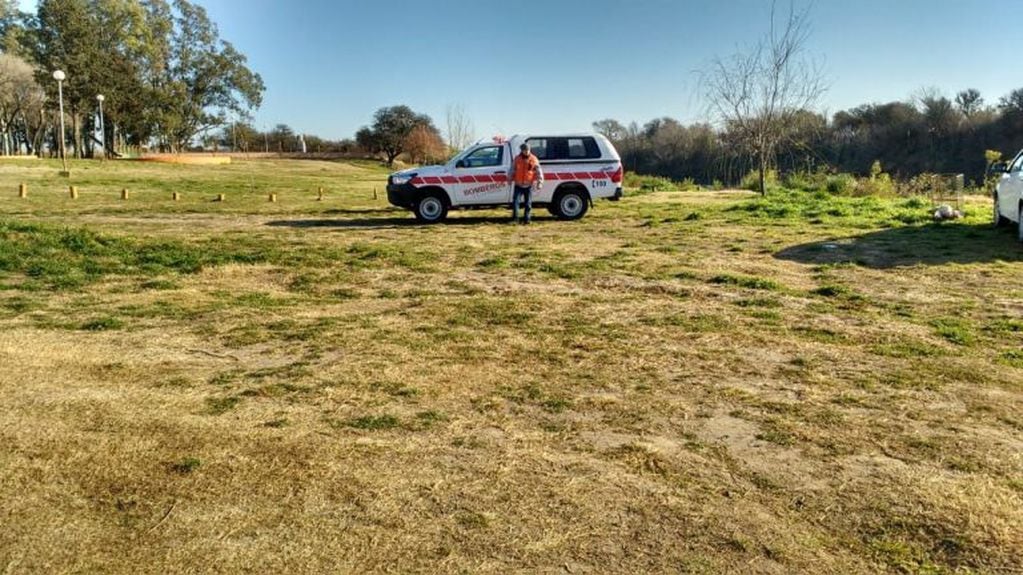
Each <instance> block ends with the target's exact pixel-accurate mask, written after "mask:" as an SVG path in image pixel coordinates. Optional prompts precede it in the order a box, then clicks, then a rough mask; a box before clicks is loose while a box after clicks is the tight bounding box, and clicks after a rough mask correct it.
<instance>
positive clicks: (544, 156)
mask: <svg viewBox="0 0 1023 575" xmlns="http://www.w3.org/2000/svg"><path fill="white" fill-rule="evenodd" d="M526 143H527V144H529V149H530V151H532V152H533V155H534V156H536V158H537V159H538V160H550V159H552V158H551V157H550V156H551V153H550V152H551V149H550V146H549V145H548V144H547V139H546V138H530V139H528V140H526Z"/></svg>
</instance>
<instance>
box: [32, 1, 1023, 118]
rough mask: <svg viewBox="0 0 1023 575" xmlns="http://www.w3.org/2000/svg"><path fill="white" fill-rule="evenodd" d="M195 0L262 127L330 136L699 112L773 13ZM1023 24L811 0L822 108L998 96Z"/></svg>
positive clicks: (960, 9) (990, 15) (880, 4)
mask: <svg viewBox="0 0 1023 575" xmlns="http://www.w3.org/2000/svg"><path fill="white" fill-rule="evenodd" d="M193 1H197V2H198V3H199V4H202V5H203V6H205V7H206V8H207V10H208V12H209V14H210V16H211V17H212V19H213V20H214V21H215V22H217V24H218V26H219V27H220V32H221V36H222V37H223V38H224V39H226V40H229V41H231V42H232V43H234V44H235V45H236V46H237V47H238V48H239V49H240V50H241V51H242V52H243V53H244V54H246V55H247V56H248V57H249V62H250V65H251V67H252V68H253V69H254V70H255V71H257V72H259V73H260V74H261V75H262V76H263V79H264V81H265V82H266V86H267V91H266V95H265V100H264V104H263V106H262V108H261V109H260V110H259V111H258V112H257V114H256V124H257V127H263V126H267V127H269V126H272V125H274V124H276V123H287V124H289V125H291V126H292V127H293V128H295V129H296V130H298V131H301V132H307V133H313V134H318V135H321V136H325V137H330V138H341V137H348V136H351V135H352V134H354V132H355V131H356V130H357V129H358V128H359V127H360V126H362V125H365V124H368V123H369V122H370V121H371V117H372V114H373V112H374V111H375V110H376V109H377V108H380V107H382V106H388V105H393V104H407V105H409V106H411V107H412V108H413V109H415V110H416V111H419V112H425V113H427V114H429V115H431V116H432V117H433V118H434V121H435V123H436V124H437V125H438V127H441V128H442V129H443V124H444V111H445V109H446V107H447V106H448V105H449V104H460V105H462V106H463V107H464V108H465V110H466V111H467V113H468V115H469V117H470V118H471V119H472V120H473V122H474V124H475V126H476V135H477V136H478V137H484V136H491V135H494V134H496V133H502V134H512V133H517V132H527V131H585V130H589V129H590V123H591V122H593V121H594V120H599V119H602V118H606V117H613V118H616V119H619V120H621V121H623V122H626V123H627V122H629V121H637V122H639V123H640V124H642V123H644V122H646V121H648V120H650V119H652V118H655V117H659V116H672V117H675V118H679V119H682V120H684V121H687V122H690V121H697V120H701V119H705V118H706V105H705V102H704V101H703V98H702V97H701V95H700V92H699V86H698V77H697V73H696V72H697V71H698V70H700V69H702V68H705V67H706V65H707V63H708V62H709V61H710V60H711V59H713V58H714V57H715V56H717V55H721V56H725V55H728V54H730V53H732V52H734V51H736V50H737V49H739V48H741V47H743V46H745V45H748V44H749V43H750V42H752V41H754V40H756V39H757V38H759V37H761V36H762V35H763V34H764V33H765V32H766V30H767V16H768V14H769V11H770V1H769V0H676V1H673V0H546V1H534V0H517V1H515V2H491V1H484V0H474V1H470V0H447V1H444V0H435V1H433V2H425V1H411V0H394V1H390V2H372V1H369V0H292V1H286V0H193ZM23 2H24V3H31V2H29V1H27V0H23ZM778 4H779V6H783V7H784V6H787V2H785V1H784V0H780V1H779V2H778ZM1021 22H1023V0H983V1H981V0H927V1H924V0H847V1H841V0H816V2H815V3H814V5H813V8H812V36H811V38H810V42H809V44H808V46H807V48H808V50H809V52H810V53H811V54H812V55H813V56H814V57H815V58H817V59H819V60H820V61H821V62H822V64H823V66H824V69H825V71H826V74H827V78H828V83H829V85H830V90H829V91H828V93H827V94H826V95H825V97H824V100H823V102H822V105H821V108H822V110H824V111H830V112H834V111H837V110H840V109H844V108H848V107H852V106H856V105H859V104H862V103H867V102H882V101H891V100H900V99H907V98H909V97H911V96H912V95H913V94H914V93H917V92H918V91H919V90H920V89H921V88H925V87H930V88H936V89H938V90H939V91H940V92H943V93H944V94H946V95H948V96H949V97H953V96H954V95H955V93H956V92H957V91H958V90H961V89H964V88H977V89H979V90H980V91H981V93H982V95H983V96H984V97H985V100H986V101H987V102H989V103H995V102H997V100H998V98H999V97H1001V96H1003V95H1005V94H1006V93H1008V92H1009V91H1010V90H1012V89H1015V88H1018V87H1023V74H1020V73H1019V72H1017V71H1015V70H1014V69H1013V67H1012V66H1011V65H1007V63H1008V62H1011V61H1012V60H1014V59H1015V58H1014V57H1016V56H1017V55H1018V54H1019V44H1018V41H1016V42H1011V41H1010V38H1013V39H1015V38H1016V37H1018V35H1017V34H1014V33H1012V31H1011V30H1012V29H1013V26H1014V25H1015V24H1017V23H1021Z"/></svg>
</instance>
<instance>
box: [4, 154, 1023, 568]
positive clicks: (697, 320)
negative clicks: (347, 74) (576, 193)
mask: <svg viewBox="0 0 1023 575" xmlns="http://www.w3.org/2000/svg"><path fill="white" fill-rule="evenodd" d="M57 169H58V168H57V166H56V164H53V163H51V162H48V161H47V162H4V163H2V164H0V573H4V574H15V573H172V572H179V573H183V572H188V573H206V572H222V573H226V572H251V573H327V572H330V573H365V572H386V573H410V572H423V573H568V574H579V573H725V572H732V573H928V574H933V573H1018V572H1020V571H1021V570H1023V249H1021V247H1020V246H1019V244H1017V243H1016V241H1015V239H1014V236H1013V234H1012V233H1011V232H1009V231H1006V230H994V229H991V228H990V226H989V223H988V220H989V210H990V201H989V200H988V199H986V198H981V197H978V198H972V199H971V200H970V203H969V205H968V209H967V215H968V217H967V218H966V219H964V220H961V221H958V222H954V223H947V224H933V223H930V222H929V220H928V212H929V207H930V204H929V203H928V202H927V201H926V200H921V199H919V198H910V199H876V198H833V197H829V196H827V195H813V194H809V193H806V192H784V191H778V192H774V193H773V194H771V195H770V196H769V197H768V198H767V199H759V198H757V197H755V196H753V195H750V194H746V193H743V192H687V193H663V192H662V193H654V194H646V195H637V194H630V195H628V196H627V197H626V199H624V200H623V201H621V202H619V203H599V204H597V205H596V206H595V209H594V210H593V211H591V212H590V214H589V215H587V217H586V218H585V219H583V220H581V221H579V222H558V221H555V220H553V219H550V218H546V217H540V218H539V219H538V221H536V222H535V223H534V225H532V226H529V227H522V226H513V225H509V224H508V223H507V218H508V214H507V213H506V212H502V211H483V212H461V213H454V214H453V215H452V216H451V218H450V220H449V222H448V223H447V224H444V225H437V226H428V227H421V226H416V225H414V224H413V220H412V218H411V216H410V215H408V214H407V213H405V212H402V211H395V210H392V209H390V208H389V207H388V205H387V202H386V198H385V193H384V189H383V186H384V178H385V172H384V171H383V170H382V169H380V168H379V167H376V166H374V165H371V164H359V163H340V162H303V161H277V162H274V161H269V160H266V161H255V160H253V161H239V162H236V163H234V164H232V165H230V166H223V167H195V166H174V165H156V164H137V163H129V162H108V163H103V164H101V163H98V162H88V163H86V162H82V163H77V164H75V165H74V166H72V178H71V183H74V184H75V185H77V186H79V190H80V197H79V198H78V199H77V200H72V199H70V198H69V197H68V194H67V191H66V185H67V183H68V182H67V180H64V179H61V178H59V177H58V176H57ZM21 182H25V183H27V184H28V187H29V195H28V198H25V199H20V198H18V197H17V186H18V184H19V183H21ZM321 186H322V187H324V189H325V192H326V197H325V199H324V201H322V202H320V201H316V189H317V188H318V187H321ZM122 188H128V189H129V190H130V197H129V199H128V200H121V199H119V192H120V190H121V189H122ZM374 188H376V189H377V191H378V194H379V196H378V199H376V200H374V198H373V190H374ZM173 191H178V192H181V194H182V197H181V199H180V201H177V202H175V201H172V200H171V197H170V195H171V192H173ZM630 192H631V190H630ZM218 193H225V194H226V196H227V197H226V201H225V202H212V201H211V199H212V198H213V197H214V196H216V194H218ZM269 193H277V194H278V202H277V203H270V202H268V201H267V199H266V197H267V194H269ZM542 216H546V214H542Z"/></svg>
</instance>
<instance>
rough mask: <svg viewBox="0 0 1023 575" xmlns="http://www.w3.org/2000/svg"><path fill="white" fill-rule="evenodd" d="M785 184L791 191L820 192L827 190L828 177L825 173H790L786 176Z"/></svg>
mask: <svg viewBox="0 0 1023 575" xmlns="http://www.w3.org/2000/svg"><path fill="white" fill-rule="evenodd" d="M783 184H784V186H785V187H786V188H788V189H790V190H805V191H807V192H819V191H823V190H825V189H826V188H827V185H828V175H827V174H826V173H824V172H790V173H788V174H785V178H784V179H783Z"/></svg>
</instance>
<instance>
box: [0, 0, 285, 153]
mask: <svg viewBox="0 0 1023 575" xmlns="http://www.w3.org/2000/svg"><path fill="white" fill-rule="evenodd" d="M0 49H2V51H3V54H2V55H0V56H2V59H0V142H2V144H3V150H4V151H5V152H7V153H11V152H15V151H21V152H25V153H30V154H31V153H39V152H40V151H41V150H42V149H43V146H44V143H45V144H46V145H47V147H48V148H49V149H51V150H53V149H55V148H57V144H58V143H57V141H56V140H57V136H56V135H55V134H56V131H55V130H54V126H55V125H56V123H57V120H58V118H57V113H56V111H55V109H56V106H55V105H54V104H55V103H56V102H57V98H58V85H57V82H56V81H55V80H54V78H53V76H52V74H53V72H54V71H55V70H62V71H63V72H64V73H65V74H66V80H65V81H64V82H63V86H62V87H63V102H64V107H65V111H66V121H67V122H68V124H69V126H68V128H69V130H68V136H67V137H68V142H67V144H68V145H69V146H70V150H69V154H73V155H74V156H76V157H83V156H86V155H90V154H91V153H92V151H93V149H94V148H95V147H96V146H97V145H103V144H105V145H103V146H102V147H104V148H106V149H114V148H121V147H142V146H145V147H154V148H157V149H160V150H162V151H181V150H183V149H186V148H187V147H188V146H189V145H190V144H191V143H192V142H193V141H194V140H195V139H196V138H197V137H202V136H204V135H208V134H210V133H211V132H212V131H214V130H216V129H218V128H220V127H222V126H224V125H227V124H228V123H229V121H230V120H231V119H232V118H235V119H238V118H244V117H247V116H248V115H249V114H250V113H251V111H252V110H254V109H255V108H257V107H258V106H259V105H260V103H261V101H262V96H263V92H264V90H265V87H264V85H263V80H262V78H261V77H260V76H259V74H257V73H255V72H253V71H252V70H250V69H249V68H248V66H247V61H246V58H245V56H244V55H243V54H241V53H240V52H238V50H236V49H235V48H234V46H233V45H231V43H230V42H227V41H225V40H223V39H221V38H220V36H219V32H218V30H217V26H216V24H214V23H213V22H212V21H211V20H210V19H209V16H208V15H207V14H206V11H205V10H204V9H203V8H202V7H201V6H198V5H196V4H193V3H191V2H188V0H40V1H39V3H38V8H37V10H36V12H35V13H26V12H22V11H20V10H19V9H18V4H17V1H16V0H0ZM100 95H102V96H103V102H102V105H103V107H104V110H103V111H104V115H103V117H104V124H105V125H104V126H102V127H101V126H98V125H97V124H98V117H99V115H98V114H97V111H98V108H99V105H100V102H99V100H98V99H97V96H100ZM101 128H102V129H101ZM98 135H102V137H103V139H105V142H102V141H100V139H98Z"/></svg>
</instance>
